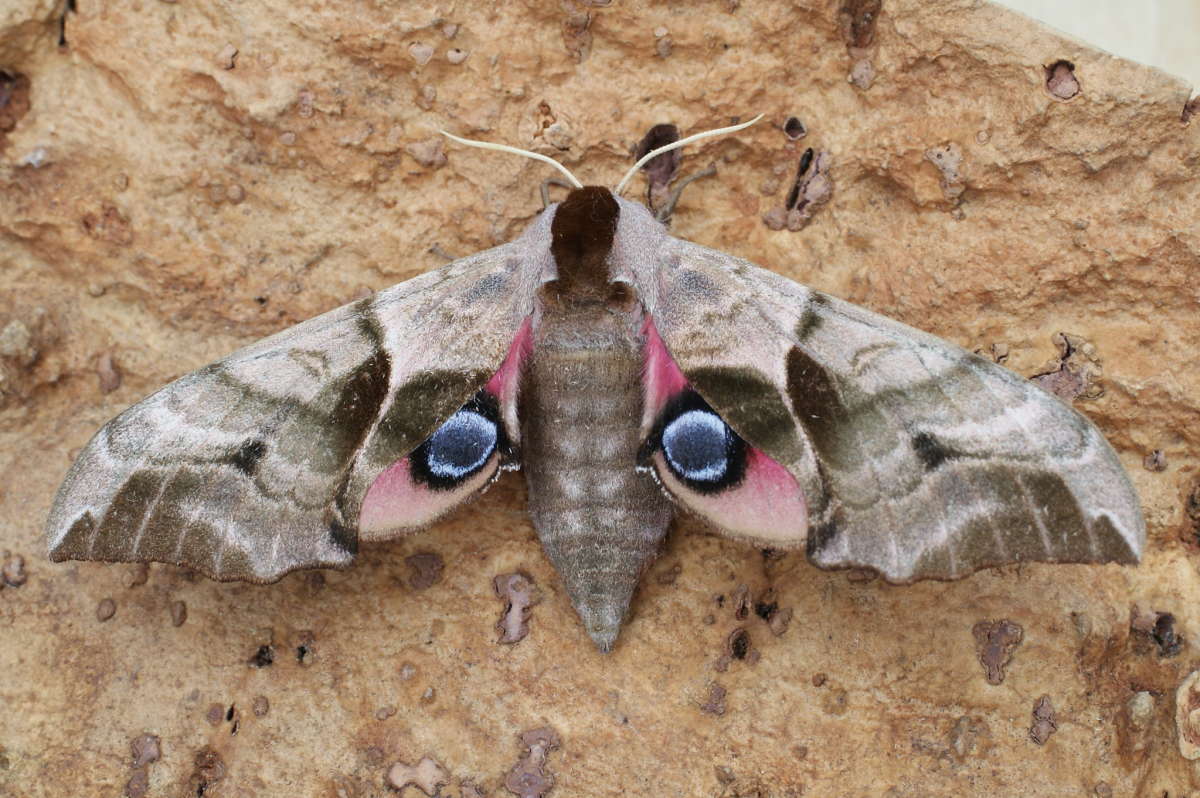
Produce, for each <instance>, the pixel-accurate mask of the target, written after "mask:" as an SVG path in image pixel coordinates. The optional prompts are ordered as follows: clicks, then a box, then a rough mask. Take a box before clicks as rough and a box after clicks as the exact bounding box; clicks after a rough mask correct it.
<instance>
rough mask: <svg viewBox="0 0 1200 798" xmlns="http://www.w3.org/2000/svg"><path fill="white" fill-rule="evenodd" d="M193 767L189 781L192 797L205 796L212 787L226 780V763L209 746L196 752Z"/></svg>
mask: <svg viewBox="0 0 1200 798" xmlns="http://www.w3.org/2000/svg"><path fill="white" fill-rule="evenodd" d="M193 765H194V767H193V769H192V775H191V777H190V778H189V780H188V782H189V787H190V788H191V794H192V795H204V794H205V793H207V792H208V791H209V788H210V787H212V785H214V784H216V783H217V782H218V781H220V780H221V779H223V778H225V761H224V760H223V759H221V755H220V754H218V753H217V752H216V751H214V750H213V749H212V748H209V747H208V746H205V747H204V748H201V749H200V750H199V751H197V752H196V756H195V759H193Z"/></svg>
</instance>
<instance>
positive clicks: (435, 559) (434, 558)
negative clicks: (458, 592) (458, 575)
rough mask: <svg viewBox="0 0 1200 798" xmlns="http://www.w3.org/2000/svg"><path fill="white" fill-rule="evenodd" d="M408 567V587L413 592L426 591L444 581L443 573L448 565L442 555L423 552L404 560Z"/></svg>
mask: <svg viewBox="0 0 1200 798" xmlns="http://www.w3.org/2000/svg"><path fill="white" fill-rule="evenodd" d="M404 564H405V565H407V566H408V586H409V587H411V588H412V589H413V590H424V589H425V588H427V587H431V586H433V585H436V584H437V583H438V582H440V581H441V579H442V571H443V570H445V567H446V564H445V563H444V562H443V561H442V557H441V555H440V554H437V553H436V552H432V551H421V552H417V553H416V554H412V555H409V556H408V557H405V558H404Z"/></svg>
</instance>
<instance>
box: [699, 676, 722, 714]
mask: <svg viewBox="0 0 1200 798" xmlns="http://www.w3.org/2000/svg"><path fill="white" fill-rule="evenodd" d="M726 695H727V692H726V690H725V688H724V687H722V686H721V685H720V684H718V683H717V682H713V683H712V684H710V685H709V686H708V697H707V698H706V699H705V700H704V703H703V704H701V705H700V711H701V712H706V713H708V714H709V715H724V714H725V696H726Z"/></svg>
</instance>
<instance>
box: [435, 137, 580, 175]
mask: <svg viewBox="0 0 1200 798" xmlns="http://www.w3.org/2000/svg"><path fill="white" fill-rule="evenodd" d="M438 133H441V134H442V135H443V136H445V137H446V138H448V139H450V140H451V141H456V142H458V143H459V144H464V145H466V146H468V147H478V148H479V149H481V150H498V151H499V152H507V153H511V154H513V155H524V156H525V157H526V158H532V159H533V160H535V161H542V162H543V163H548V164H550V165H551V166H553V167H554V168H555V169H557V170H558V171H560V172H562V173H563V174H564V175H566V176H567V180H568V181H570V183H571V185H573V186H574V187H575V188H583V183H580V182H579V179H578V178H577V177H575V175H573V174H571V172H570V170H569V169H567V167H565V166H563V165H562V164H560V163H559V162H558V161H556V160H554V159H553V158H551V157H550V156H548V155H542V154H541V153H540V152H530V151H529V150H522V149H520V148H519V147H510V146H508V145H507V144H493V143H492V142H490V141H475V140H474V139H464V138H460V137H459V136H455V135H454V134H453V133H447V132H446V131H444V130H439V131H438Z"/></svg>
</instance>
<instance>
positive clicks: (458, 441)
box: [427, 410, 496, 479]
mask: <svg viewBox="0 0 1200 798" xmlns="http://www.w3.org/2000/svg"><path fill="white" fill-rule="evenodd" d="M427 445H428V448H429V458H428V460H427V463H428V465H429V471H430V472H431V473H432V474H433V475H434V476H437V477H441V478H443V479H462V478H463V477H465V476H466V475H467V474H470V473H471V472H472V471H475V470H476V469H478V468H479V467H480V466H482V465H483V464H484V463H485V462H487V459H488V457H490V456H491V454H492V452H493V451H495V449H496V425H495V424H493V423H492V422H490V421H488V420H487V419H486V418H484V417H483V416H481V415H479V414H478V413H476V412H473V411H471V410H459V411H458V412H457V413H455V414H454V415H453V416H451V417H450V420H449V421H447V422H446V423H445V424H443V425H442V426H441V427H439V428H438V431H437V432H435V433H433V435H431V436H429V441H428V442H427Z"/></svg>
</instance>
